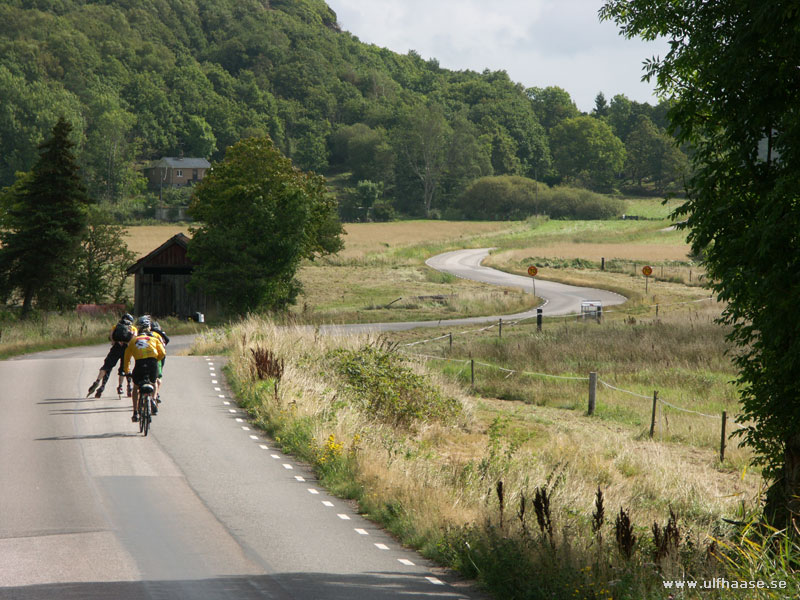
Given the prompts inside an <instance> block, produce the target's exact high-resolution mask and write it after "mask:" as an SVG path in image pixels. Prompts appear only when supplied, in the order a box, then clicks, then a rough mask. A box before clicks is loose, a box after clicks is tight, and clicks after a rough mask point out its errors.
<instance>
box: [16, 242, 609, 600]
mask: <svg viewBox="0 0 800 600" xmlns="http://www.w3.org/2000/svg"><path fill="white" fill-rule="evenodd" d="M486 253H487V250H469V251H459V252H453V253H448V254H445V255H440V256H437V257H434V258H432V259H431V260H430V261H428V264H430V265H431V266H432V267H434V268H437V269H440V270H443V271H446V272H450V273H453V274H454V275H457V276H459V277H466V278H469V279H477V280H479V281H485V282H487V283H493V284H499V285H504V286H519V287H523V288H524V289H529V288H530V287H531V282H530V279H529V278H525V277H517V276H514V275H508V274H505V273H500V272H498V271H494V270H492V269H485V268H484V267H481V266H480V264H479V263H480V260H482V258H483V257H484V256H485V255H486ZM536 291H537V295H538V296H540V297H542V298H543V299H544V300H545V302H546V303H545V304H544V310H545V314H565V313H569V312H575V311H576V307H578V308H579V306H580V302H581V300H586V299H588V300H597V299H599V300H602V301H603V302H604V303H605V304H615V303H619V302H622V301H624V298H622V297H621V296H617V295H616V294H610V293H608V292H600V291H597V290H588V289H585V288H570V286H562V285H560V284H552V283H550V282H545V281H541V282H538V283H537V289H536ZM531 314H535V311H530V312H527V313H520V314H519V315H506V316H505V317H506V318H515V317H516V318H520V317H524V316H530V315H531ZM497 318H498V317H483V318H477V319H460V320H452V321H448V322H449V323H465V324H466V323H476V322H485V321H491V320H496V319H497ZM436 324H438V323H437V322H428V323H410V324H409V323H400V324H397V323H393V324H384V325H375V324H373V325H367V326H350V327H349V330H350V331H353V330H354V329H359V328H362V329H372V330H374V329H383V330H388V329H401V328H410V327H416V326H431V325H436ZM190 343H191V336H176V337H174V338H173V339H172V342H171V344H170V346H169V351H170V357H169V358H168V360H167V365H166V371H165V381H166V383H165V385H164V387H163V390H162V397H163V398H164V403H163V404H162V408H161V411H160V413H159V415H158V416H156V417H155V418H154V422H153V427H152V430H151V433H150V435H149V436H148V437H146V438H145V437H142V436H141V435H140V434H139V433H138V427H136V426H135V425H134V424H133V423H131V421H130V413H131V407H130V400H129V399H127V398H118V397H117V395H116V393H113V388H114V385H115V379H116V377H115V376H113V375H112V378H111V380H110V385H109V387H108V390H109V391H110V392H111V393H109V391H107V392H106V394H105V395H104V397H103V398H100V399H95V398H84V395H85V393H86V390H87V388H88V386H89V384H90V383H91V382H92V380H93V379H94V377H95V376H96V374H97V370H98V369H99V367H100V365H101V363H102V359H103V356H104V355H105V353H106V351H107V350H108V345H106V344H103V345H99V346H91V347H83V348H69V349H63V350H53V351H49V352H43V353H39V354H32V355H27V356H22V357H18V358H16V359H12V360H7V361H2V362H0V382H2V384H1V385H2V389H1V391H0V457H2V460H0V599H12V598H13V599H14V600H44V599H48V600H49V599H51V598H58V599H67V600H71V599H76V600H77V599H80V600H86V599H89V600H92V599H98V600H99V599H103V600H106V599H115V600H116V599H119V600H140V599H149V600H161V599H165V600H166V599H169V600H172V599H180V600H182V599H186V600H190V599H191V600H197V599H199V600H206V599H207V600H215V599H234V598H235V599H243V600H250V599H256V598H258V599H275V600H289V599H291V600H301V599H302V600H311V599H314V600H397V599H401V598H402V599H403V600H407V599H417V598H419V599H424V598H437V599H440V598H453V599H458V598H477V597H479V595H478V594H477V592H475V591H474V590H472V589H471V588H469V587H468V586H466V585H464V584H463V583H461V582H459V581H458V580H457V579H455V578H454V577H453V576H452V575H451V574H448V573H446V572H444V571H443V570H441V569H437V568H436V567H435V566H433V565H432V564H429V563H428V562H427V561H425V560H424V559H422V558H421V557H420V556H419V555H417V554H416V553H413V552H410V551H408V550H406V549H403V548H402V547H401V546H400V545H399V544H398V543H397V542H395V541H394V540H393V539H392V538H391V537H390V536H388V535H387V534H386V533H384V532H382V531H381V530H379V529H378V528H376V527H375V526H374V525H372V524H371V523H370V522H368V521H366V520H364V519H363V518H361V517H360V516H359V515H358V514H356V512H355V510H354V507H353V506H351V505H350V504H349V503H348V502H345V501H342V500H339V499H337V498H334V497H331V496H329V495H328V494H327V493H326V492H325V491H324V490H323V489H321V488H320V487H319V485H318V484H317V482H316V481H315V480H314V477H313V474H312V473H310V472H309V471H308V470H307V469H306V468H304V466H303V465H301V464H298V463H296V462H295V461H293V460H292V459H291V458H290V457H288V456H285V455H283V454H282V453H280V452H279V451H277V450H275V448H274V447H273V442H272V441H271V440H269V439H267V438H265V437H264V436H262V435H260V434H259V433H257V432H255V431H252V430H251V429H249V426H248V424H247V422H246V419H245V415H244V414H243V413H242V412H241V411H240V410H239V409H238V408H237V407H236V405H235V403H234V402H233V401H232V400H231V398H230V392H229V391H228V390H227V388H226V387H225V385H224V382H223V379H222V377H221V376H219V375H218V373H219V372H220V366H221V365H220V361H219V359H218V358H214V357H188V356H176V354H179V353H180V351H181V350H182V349H185V348H186V347H188V345H189V344H190Z"/></svg>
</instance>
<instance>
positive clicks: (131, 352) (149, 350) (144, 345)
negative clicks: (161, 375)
mask: <svg viewBox="0 0 800 600" xmlns="http://www.w3.org/2000/svg"><path fill="white" fill-rule="evenodd" d="M136 326H137V328H138V330H139V334H138V335H137V336H136V337H134V338H133V339H132V340H131V341H130V342H129V343H128V347H127V348H126V349H125V357H124V359H123V363H122V364H123V365H124V367H125V372H126V373H130V372H131V371H130V370H129V369H130V363H131V359H133V360H134V361H135V362H134V367H133V373H132V374H133V416H132V417H131V421H133V422H134V423H135V422H136V421H138V420H139V415H138V409H139V386H140V385H141V384H142V383H144V381H145V380H146V379H149V380H150V383H152V384H153V385H154V386H155V384H156V382H157V381H158V363H159V361H161V360H163V359H164V357H165V356H166V355H167V352H166V350H165V349H164V344H163V343H162V341H161V338H160V337H159V336H157V335H155V334H153V333H151V332H150V327H151V321H150V318H149V317H147V316H144V317H139V320H138V321H137V322H136ZM156 412H158V409H157V408H154V410H153V414H155V413H156Z"/></svg>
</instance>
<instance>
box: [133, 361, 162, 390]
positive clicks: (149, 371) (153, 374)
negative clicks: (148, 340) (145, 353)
mask: <svg viewBox="0 0 800 600" xmlns="http://www.w3.org/2000/svg"><path fill="white" fill-rule="evenodd" d="M145 379H149V380H150V383H153V384H155V382H156V380H157V379H158V361H157V360H156V359H155V358H142V359H139V360H137V361H136V366H134V367H133V383H135V384H136V385H142V383H144V380H145Z"/></svg>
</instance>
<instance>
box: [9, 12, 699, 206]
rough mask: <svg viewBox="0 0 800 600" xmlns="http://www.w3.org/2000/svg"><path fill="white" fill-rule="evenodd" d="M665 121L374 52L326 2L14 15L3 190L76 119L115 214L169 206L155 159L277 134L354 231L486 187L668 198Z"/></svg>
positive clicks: (84, 160) (206, 152)
mask: <svg viewBox="0 0 800 600" xmlns="http://www.w3.org/2000/svg"><path fill="white" fill-rule="evenodd" d="M667 110H668V106H667V105H666V104H659V105H658V106H651V105H649V104H642V103H637V102H633V101H631V100H629V99H627V98H626V97H625V96H623V95H615V96H613V97H612V98H611V99H610V100H607V99H606V98H605V96H604V95H603V94H602V93H599V94H598V96H597V100H596V107H595V109H594V110H593V111H592V113H591V114H581V113H580V112H579V111H578V109H577V108H576V106H575V104H574V102H573V101H572V100H571V98H570V97H569V94H568V93H567V92H566V91H564V90H562V89H560V88H557V87H552V86H550V87H548V86H544V87H534V88H527V89H526V88H525V87H524V86H522V85H520V84H519V83H515V82H513V81H511V80H510V78H509V77H508V75H507V74H506V73H505V72H504V71H484V72H482V73H477V72H472V71H452V70H447V69H443V68H441V67H440V66H439V64H438V63H437V61H436V60H434V59H431V60H424V59H423V58H422V57H420V56H419V55H418V54H417V53H415V52H414V51H410V52H409V53H407V54H405V55H401V54H398V53H395V52H392V51H390V50H387V49H383V48H379V47H377V46H375V45H370V44H365V43H362V42H360V41H359V40H358V38H356V37H355V36H353V35H352V34H350V33H348V32H346V31H342V29H341V27H340V26H339V25H338V23H337V19H336V15H335V13H334V12H333V11H332V10H331V9H330V8H329V7H328V6H327V5H326V4H325V3H324V2H323V1H322V0H123V1H115V2H111V1H110V0H94V1H93V0H7V1H5V2H3V3H2V5H0V186H8V185H11V184H12V183H13V182H14V180H15V177H16V175H17V174H18V173H21V172H26V171H28V170H30V169H31V166H32V165H33V163H34V162H35V160H36V157H37V156H38V151H37V146H38V144H40V143H41V142H42V141H43V140H44V139H46V138H47V137H48V135H49V132H50V131H51V129H52V127H53V125H54V124H55V123H56V121H57V120H58V118H59V117H60V116H64V117H65V118H66V119H67V120H68V121H69V122H70V123H71V124H72V126H73V135H74V137H75V139H74V141H75V143H76V144H77V151H78V160H79V162H80V164H81V166H82V169H83V175H84V178H85V181H86V185H87V188H88V190H89V192H90V194H91V195H92V196H93V197H94V198H96V199H97V200H99V201H101V202H102V203H103V204H105V205H107V206H108V207H111V208H113V207H114V206H116V205H122V204H125V205H126V206H128V207H130V206H139V207H146V206H152V205H153V203H154V202H155V201H156V198H155V197H154V195H153V193H152V191H150V192H148V190H147V188H146V182H145V179H144V177H143V175H142V168H143V166H145V165H146V164H148V163H149V162H150V161H152V160H154V159H158V158H161V157H163V156H179V155H184V156H187V157H203V158H208V159H210V160H211V161H212V162H213V161H215V160H220V159H221V158H222V157H223V156H224V153H225V150H226V148H228V147H229V146H231V145H232V144H234V143H235V142H237V141H239V140H241V139H243V138H247V137H252V136H261V135H265V134H267V135H269V136H270V137H271V138H272V139H273V140H274V142H275V143H276V145H277V146H278V148H279V149H280V150H281V151H282V152H283V153H284V154H285V155H287V156H289V157H290V158H291V159H292V160H293V162H294V164H295V165H297V166H298V167H300V168H301V169H304V170H312V171H315V172H318V173H321V174H323V175H325V176H326V177H328V178H329V180H330V181H332V182H333V184H334V187H335V189H336V191H337V194H338V198H339V201H340V206H341V209H342V216H343V217H344V218H346V219H348V220H362V219H388V218H391V217H392V215H394V214H401V215H409V216H445V217H450V218H471V217H472V214H470V211H469V210H467V208H466V207H467V206H468V204H465V203H464V198H465V197H467V196H465V194H467V192H468V191H469V190H470V188H471V186H474V185H475V184H476V182H479V181H481V179H482V178H487V177H493V178H495V179H494V180H492V181H495V183H496V182H497V179H496V178H498V177H501V178H503V177H505V178H508V179H507V180H506V181H504V182H503V184H504V186H505V187H509V186H511V187H514V182H516V181H518V180H519V178H526V179H529V180H533V179H535V180H537V181H540V182H544V183H547V184H549V185H557V184H568V185H572V186H577V187H584V188H588V189H590V190H593V191H597V192H610V191H614V190H620V189H622V190H625V189H635V190H638V191H650V192H653V193H664V192H665V191H666V190H668V189H669V188H670V187H671V186H675V185H679V182H680V180H681V175H682V173H683V172H684V171H685V169H686V156H685V154H684V153H683V152H681V151H680V150H679V149H678V148H676V146H675V143H674V140H673V139H672V138H671V137H670V136H669V135H668V134H667V133H666V131H665V126H666V113H667ZM522 187H523V188H524V187H525V186H522ZM515 189H516V188H515ZM543 189H546V188H543ZM537 190H538V187H537ZM164 200H165V201H172V202H176V203H179V202H182V201H185V196H182V195H180V194H178V195H177V196H175V195H173V196H168V197H165V198H164ZM484 212H486V211H484ZM488 213H490V214H488V218H508V217H509V215H506V214H502V212H500V213H498V212H497V211H494V212H492V211H488ZM483 216H484V217H486V215H483ZM516 216H519V215H516Z"/></svg>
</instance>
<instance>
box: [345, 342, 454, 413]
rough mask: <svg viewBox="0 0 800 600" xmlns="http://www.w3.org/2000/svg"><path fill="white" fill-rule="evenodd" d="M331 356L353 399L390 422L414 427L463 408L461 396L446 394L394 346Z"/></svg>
mask: <svg viewBox="0 0 800 600" xmlns="http://www.w3.org/2000/svg"><path fill="white" fill-rule="evenodd" d="M330 356H331V358H332V360H333V362H334V368H335V371H336V373H337V374H338V375H339V376H340V377H342V378H343V379H344V381H345V384H346V386H347V388H348V389H349V391H350V392H351V393H352V400H353V402H354V403H355V404H356V405H357V406H358V407H359V408H360V409H361V410H362V411H363V412H365V413H366V414H368V415H371V416H372V417H374V418H375V419H377V420H379V421H382V422H384V423H386V424H389V425H392V426H395V427H412V426H414V425H415V424H417V423H420V422H426V421H449V420H451V419H453V418H454V417H456V416H457V415H458V414H459V413H460V411H461V407H460V405H459V403H458V401H457V400H455V399H454V398H447V397H444V396H443V395H442V394H441V392H440V391H439V390H438V389H437V388H436V387H435V386H434V385H432V384H431V383H430V382H428V381H426V379H425V378H424V377H423V376H421V375H418V374H417V373H415V372H414V371H412V370H411V369H410V368H409V367H408V366H406V365H405V364H404V361H403V358H402V357H401V356H399V355H398V354H396V353H395V352H393V350H392V348H391V347H385V346H383V347H382V346H380V345H367V346H363V347H361V348H359V349H357V350H348V349H337V350H334V351H333V352H332V353H331V355H330Z"/></svg>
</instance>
